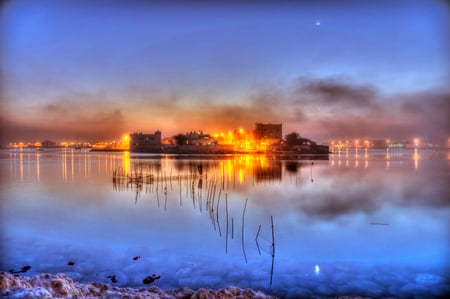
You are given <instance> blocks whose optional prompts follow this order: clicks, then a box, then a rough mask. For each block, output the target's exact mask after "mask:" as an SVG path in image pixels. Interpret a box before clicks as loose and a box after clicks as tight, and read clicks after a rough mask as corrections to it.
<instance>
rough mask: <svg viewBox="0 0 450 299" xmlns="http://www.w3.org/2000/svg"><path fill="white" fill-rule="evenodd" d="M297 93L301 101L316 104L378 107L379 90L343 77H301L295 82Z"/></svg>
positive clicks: (344, 106) (343, 106) (345, 106)
mask: <svg viewBox="0 0 450 299" xmlns="http://www.w3.org/2000/svg"><path fill="white" fill-rule="evenodd" d="M294 92H295V95H298V96H299V98H300V102H309V103H314V104H316V105H333V106H335V105H339V106H340V107H342V108H369V109H374V108H377V107H378V103H377V101H376V99H377V95H378V92H377V90H376V89H375V88H374V87H372V86H366V85H355V84H352V83H350V82H347V81H345V80H342V79H336V78H326V79H320V80H317V79H311V78H305V77H302V78H299V79H298V80H297V81H296V82H295V84H294Z"/></svg>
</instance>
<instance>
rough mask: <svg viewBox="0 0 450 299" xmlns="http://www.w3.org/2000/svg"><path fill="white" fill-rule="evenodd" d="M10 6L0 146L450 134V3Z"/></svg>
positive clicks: (2, 21)
mask: <svg viewBox="0 0 450 299" xmlns="http://www.w3.org/2000/svg"><path fill="white" fill-rule="evenodd" d="M210 2H212V1H143V0H141V1H137V0H131V1H118V0H112V1H102V0H93V1H84V0H81V1H65V0H61V1H50V0H42V1H32V0H17V1H16V0H9V1H3V2H2V4H0V5H1V7H0V9H1V10H0V71H1V72H0V97H1V101H0V117H1V118H0V126H1V135H0V138H1V139H0V142H1V143H2V144H6V143H8V142H17V141H22V140H28V141H30V140H43V139H52V140H67V139H79V140H86V139H87V140H91V141H96V140H97V141H98V140H102V139H115V138H120V136H122V135H123V134H125V133H131V132H135V131H142V132H148V133H151V132H154V131H156V130H158V129H159V130H161V131H162V134H163V137H169V136H172V135H175V134H177V133H185V132H188V131H192V130H203V131H204V132H208V133H215V132H221V131H225V132H226V131H228V130H234V129H238V128H244V129H248V130H250V129H253V128H254V124H255V122H263V123H282V124H283V134H284V135H286V134H288V133H290V132H298V133H300V134H301V135H302V136H305V137H308V138H311V139H313V140H316V141H319V142H328V141H330V140H331V139H345V138H349V139H353V138H370V139H385V138H390V139H395V140H411V139H412V138H421V139H423V140H433V141H436V142H444V143H447V140H448V138H449V137H450V121H449V119H450V118H449V115H450V87H449V84H448V82H450V65H449V61H450V54H449V53H450V39H449V38H448V37H449V36H450V18H449V16H450V5H449V4H448V2H447V1H438V0H435V1H434V0H408V1H406V0H405V1H402V0H399V1H349V0H344V1H321V0H319V1H262V2H258V4H255V3H252V1H214V3H210Z"/></svg>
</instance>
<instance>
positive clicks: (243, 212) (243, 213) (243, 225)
mask: <svg viewBox="0 0 450 299" xmlns="http://www.w3.org/2000/svg"><path fill="white" fill-rule="evenodd" d="M247 201H248V198H246V199H245V205H244V210H242V252H243V253H244V258H245V263H247V254H246V253H245V246H244V227H245V223H244V217H245V210H246V209H247Z"/></svg>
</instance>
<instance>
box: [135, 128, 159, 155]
mask: <svg viewBox="0 0 450 299" xmlns="http://www.w3.org/2000/svg"><path fill="white" fill-rule="evenodd" d="M130 151H131V152H154V153H159V152H161V131H159V130H158V131H156V132H155V133H154V134H144V133H142V132H139V133H137V132H135V133H133V134H130Z"/></svg>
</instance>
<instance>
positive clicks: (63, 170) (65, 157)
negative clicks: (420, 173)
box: [62, 148, 67, 181]
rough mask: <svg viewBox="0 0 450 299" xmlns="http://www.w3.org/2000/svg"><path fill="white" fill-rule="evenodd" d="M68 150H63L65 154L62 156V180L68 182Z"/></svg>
mask: <svg viewBox="0 0 450 299" xmlns="http://www.w3.org/2000/svg"><path fill="white" fill-rule="evenodd" d="M66 150H67V148H64V149H63V154H62V160H63V161H62V178H63V181H66V180H67V153H66Z"/></svg>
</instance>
